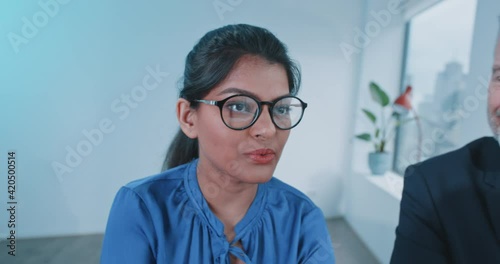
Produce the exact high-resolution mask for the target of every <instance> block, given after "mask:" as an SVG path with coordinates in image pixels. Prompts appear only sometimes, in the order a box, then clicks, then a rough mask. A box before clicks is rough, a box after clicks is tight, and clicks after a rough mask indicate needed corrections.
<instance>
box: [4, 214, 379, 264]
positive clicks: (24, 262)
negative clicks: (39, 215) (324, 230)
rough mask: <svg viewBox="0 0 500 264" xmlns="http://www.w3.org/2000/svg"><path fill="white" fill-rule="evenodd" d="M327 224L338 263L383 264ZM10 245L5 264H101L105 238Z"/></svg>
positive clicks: (346, 230) (337, 225) (348, 233)
mask: <svg viewBox="0 0 500 264" xmlns="http://www.w3.org/2000/svg"><path fill="white" fill-rule="evenodd" d="M327 223H328V230H329V232H330V234H331V236H332V242H333V247H334V250H335V258H336V263H337V264H378V263H379V262H377V261H376V260H375V258H374V256H373V255H372V254H371V253H370V252H369V251H368V249H367V248H366V247H365V246H364V244H363V243H362V242H361V241H360V240H359V238H358V237H357V236H356V235H355V233H354V232H353V231H352V229H351V228H350V227H349V225H348V224H347V223H346V222H345V221H344V220H343V219H333V220H328V222H327ZM6 242H7V241H6V240H2V241H1V242H0V250H1V252H0V263H2V264H45V263H47V264H70V263H71V264H92V263H99V256H100V252H101V246H102V235H101V234H100V235H86V236H75V237H56V238H37V239H24V240H21V239H20V240H17V241H16V256H15V257H12V256H10V255H8V254H7V250H8V247H7V246H6Z"/></svg>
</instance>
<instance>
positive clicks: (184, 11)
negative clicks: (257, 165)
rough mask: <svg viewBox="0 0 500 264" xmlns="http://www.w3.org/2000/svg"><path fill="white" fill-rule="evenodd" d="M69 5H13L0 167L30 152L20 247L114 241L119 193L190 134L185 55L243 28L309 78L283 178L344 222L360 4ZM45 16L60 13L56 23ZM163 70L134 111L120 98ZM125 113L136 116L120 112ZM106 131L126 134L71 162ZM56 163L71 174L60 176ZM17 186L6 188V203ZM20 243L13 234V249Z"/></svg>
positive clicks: (22, 185)
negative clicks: (181, 110)
mask: <svg viewBox="0 0 500 264" xmlns="http://www.w3.org/2000/svg"><path fill="white" fill-rule="evenodd" d="M47 1H48V0H42V1H41V2H42V3H45V2H47ZM61 2H63V1H62V0H61ZM67 2H69V3H67V4H57V5H52V6H51V7H50V9H49V11H44V9H43V8H42V7H41V6H40V5H39V4H37V3H36V2H29V3H28V2H26V3H23V4H21V3H15V4H14V3H10V2H9V3H2V4H0V25H1V26H0V35H1V36H3V37H2V41H0V52H1V53H0V58H2V59H1V63H2V64H1V65H2V70H1V71H0V107H1V109H0V120H1V130H0V135H1V136H0V141H1V142H0V151H1V153H0V157H2V158H1V159H2V160H3V161H5V159H6V151H7V150H15V151H16V152H17V160H18V170H17V182H16V187H17V189H16V200H17V202H18V205H17V211H16V221H17V223H18V228H17V230H16V232H17V237H18V238H19V237H41V236H56V235H72V234H86V233H97V232H103V231H104V228H105V224H106V220H107V216H108V212H109V208H110V205H111V202H112V199H113V197H114V195H115V193H116V191H117V190H118V188H119V187H120V186H122V185H123V184H126V183H127V182H129V181H131V180H133V179H137V178H142V177H145V176H148V175H151V174H155V173H157V172H158V171H159V169H160V166H161V162H162V159H163V156H164V153H165V150H166V147H167V144H168V143H169V141H170V139H171V137H172V136H173V134H174V133H175V131H176V130H177V121H176V120H175V115H174V102H175V100H176V97H177V88H176V83H177V81H178V79H179V78H180V77H181V75H182V71H183V67H184V58H185V56H186V54H187V53H188V51H189V50H190V49H191V48H192V46H193V45H194V44H195V42H196V41H197V40H198V39H199V38H200V37H201V36H202V35H203V34H204V33H206V32H207V31H208V30H211V29H214V28H216V27H219V26H222V25H224V24H229V23H240V22H242V23H251V24H255V25H259V26H263V27H266V28H268V29H270V30H271V31H273V32H275V33H276V34H277V36H278V37H279V38H280V39H282V40H283V41H284V42H285V43H286V44H287V45H288V46H289V49H290V52H291V55H292V57H294V58H295V59H296V60H298V61H299V62H300V64H301V66H302V70H303V90H302V92H301V94H300V96H301V97H302V98H303V99H304V100H305V101H307V102H308V103H309V104H310V107H309V108H308V109H307V112H306V115H305V117H304V120H303V123H302V124H301V125H300V126H299V127H297V128H296V129H294V131H293V132H292V136H291V138H290V140H289V142H288V145H287V148H286V151H285V154H284V155H283V157H282V162H281V163H280V165H279V167H278V169H277V171H276V176H277V177H279V178H281V179H283V180H285V181H286V182H289V183H290V184H292V185H294V186H296V187H297V188H299V189H301V190H302V191H304V192H306V193H308V194H309V195H311V198H313V200H314V201H315V202H316V203H317V204H318V205H320V206H321V208H322V209H323V211H324V212H325V214H326V216H328V217H331V216H338V215H339V214H340V212H339V210H340V204H341V197H342V186H343V180H344V178H345V177H346V175H347V174H346V171H347V169H348V162H347V161H348V159H349V157H348V156H346V155H345V152H346V150H348V149H349V148H350V145H349V144H348V142H349V139H350V138H351V137H352V134H351V131H349V128H350V127H352V122H353V121H352V115H351V114H350V111H351V108H352V106H351V103H352V101H353V100H354V99H353V96H354V93H353V91H354V89H352V87H353V86H354V80H355V79H356V78H357V76H355V75H354V68H355V66H356V63H349V62H347V61H346V60H345V59H344V56H343V54H342V52H341V50H340V49H339V46H338V45H339V43H340V42H342V41H349V40H351V39H352V38H353V34H354V33H353V28H354V27H355V26H357V25H358V24H359V23H360V15H361V2H362V1H361V0H357V1H340V0H336V1H326V0H322V1H315V2H314V3H310V2H305V1H298V0H293V1H284V0H280V1H272V2H269V1H264V0H260V1H240V2H239V4H238V5H236V6H234V7H231V8H232V10H231V11H228V12H226V13H224V14H223V16H222V17H219V16H218V14H217V12H216V11H215V9H214V6H213V1H196V2H195V1H175V2H170V1H147V2H123V1H119V2H118V1H113V2H102V1H85V2H82V1H67ZM222 2H226V1H222ZM235 2H237V1H232V3H235ZM52 3H57V2H53V1H52ZM56 6H57V9H55V7H56ZM50 10H52V11H50ZM42 12H50V14H49V15H50V16H46V17H45V18H47V20H46V21H43V19H44V16H43V13H42ZM34 16H35V17H36V18H37V19H41V20H40V21H38V22H37V23H38V26H36V29H37V32H34V31H33V29H31V31H29V30H28V31H27V32H25V33H26V34H27V35H26V34H25V35H24V36H25V37H26V38H25V39H24V40H23V41H24V42H23V43H20V44H19V43H18V44H15V45H12V44H11V43H10V42H9V36H10V38H12V36H13V35H12V34H10V33H9V32H12V33H13V34H17V35H20V36H23V33H22V31H23V27H25V26H23V25H24V24H25V22H23V18H24V17H26V18H27V19H28V20H29V21H32V20H33V17H34ZM9 34H10V35H9ZM18 41H19V39H18ZM16 49H17V52H16ZM157 65H158V67H159V68H160V69H161V71H164V72H167V73H169V75H168V76H167V77H165V78H163V79H162V80H161V81H160V83H159V86H158V88H156V89H153V90H151V91H148V92H147V94H146V95H144V98H141V99H142V101H140V102H138V103H137V105H134V107H135V108H134V107H132V106H127V107H125V106H126V104H125V103H123V102H120V98H121V96H122V95H127V94H130V93H131V92H133V91H135V90H134V89H135V88H134V87H136V86H138V85H141V83H142V80H143V78H144V77H145V76H147V75H148V74H149V73H148V70H147V68H148V67H152V68H156V67H157ZM116 100H118V101H116ZM116 102H118V103H119V105H118V106H120V107H121V109H128V110H129V114H128V115H125V114H124V112H121V111H122V110H119V111H117V110H116V109H115V111H113V109H112V106H113V104H114V103H116ZM101 122H109V123H110V124H108V125H111V126H112V127H113V130H112V131H110V132H109V133H104V137H103V138H102V140H99V142H96V144H95V145H90V148H87V152H88V155H86V156H85V157H83V158H82V160H81V161H80V162H78V160H73V163H74V164H69V163H68V164H67V163H66V161H65V159H66V156H67V155H68V148H71V149H76V148H77V147H78V146H79V145H80V147H82V146H83V145H82V144H86V143H85V142H86V141H88V140H87V139H86V137H85V136H84V134H83V131H95V129H98V128H99V126H100V123H101ZM83 147H85V146H83ZM87 147H89V146H87ZM54 162H58V163H61V164H64V165H68V166H69V167H70V169H71V171H70V172H66V173H64V174H62V175H60V176H59V177H58V176H57V174H56V173H55V172H54V170H53V167H52V164H53V163H54ZM70 163H71V162H70ZM0 164H1V165H0V170H2V172H1V174H0V175H4V172H5V170H6V169H5V167H4V166H5V162H0ZM73 165H74V166H73ZM6 184H7V182H6V180H5V177H2V180H0V190H3V193H0V204H3V205H5V204H6V202H7V201H6V199H7V198H6V191H5V190H6V189H7V187H6ZM6 217H7V215H6V214H3V213H2V215H1V216H0V223H6V222H7V218H6ZM7 232H8V230H6V224H0V237H2V238H5V237H6V233H7Z"/></svg>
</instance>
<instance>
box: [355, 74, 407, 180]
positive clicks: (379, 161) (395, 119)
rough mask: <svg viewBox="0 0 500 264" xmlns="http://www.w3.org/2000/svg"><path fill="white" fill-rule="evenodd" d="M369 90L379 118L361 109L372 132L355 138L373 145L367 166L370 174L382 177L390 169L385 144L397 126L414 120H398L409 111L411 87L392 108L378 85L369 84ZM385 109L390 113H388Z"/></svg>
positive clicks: (388, 155) (387, 97) (389, 156)
mask: <svg viewBox="0 0 500 264" xmlns="http://www.w3.org/2000/svg"><path fill="white" fill-rule="evenodd" d="M369 88H370V95H371V98H372V99H373V101H375V102H376V103H377V104H378V105H379V106H380V116H378V117H377V115H375V114H374V113H373V112H372V111H370V110H368V109H365V108H363V109H361V110H362V112H363V113H364V115H365V116H366V117H367V118H368V119H369V120H370V121H371V123H372V124H373V131H372V133H361V134H358V135H356V138H358V139H361V140H363V141H366V142H370V143H372V144H373V146H374V151H373V152H370V153H369V154H368V165H369V167H370V170H371V172H372V174H374V175H382V174H384V173H385V172H386V171H387V170H389V169H390V167H391V155H390V153H388V152H387V150H386V145H387V142H388V141H389V140H391V139H392V138H393V136H394V134H395V131H396V128H397V127H398V126H400V125H401V124H403V123H406V122H408V121H411V120H413V119H415V118H411V119H406V120H400V117H401V116H402V115H405V114H406V113H407V112H408V111H409V110H411V105H410V103H409V101H408V100H409V99H408V97H409V94H410V93H411V87H410V86H408V87H407V89H406V91H405V93H404V94H403V95H401V96H400V97H399V98H398V99H397V100H396V101H395V102H394V103H393V104H392V107H391V105H390V99H389V96H387V93H386V92H385V91H384V90H383V89H382V88H380V86H379V85H378V84H376V83H375V82H370V85H369ZM387 108H389V109H390V110H391V112H389V113H388V109H387Z"/></svg>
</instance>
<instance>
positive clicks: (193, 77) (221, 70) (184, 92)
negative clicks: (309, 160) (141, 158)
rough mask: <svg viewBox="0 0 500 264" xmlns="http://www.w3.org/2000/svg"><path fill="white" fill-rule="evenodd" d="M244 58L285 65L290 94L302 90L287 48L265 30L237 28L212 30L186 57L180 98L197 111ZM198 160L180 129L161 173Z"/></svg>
mask: <svg viewBox="0 0 500 264" xmlns="http://www.w3.org/2000/svg"><path fill="white" fill-rule="evenodd" d="M244 55H254V56H259V57H261V58H263V59H266V60H267V61H269V62H270V63H279V64H281V65H283V67H284V68H285V71H286V75H287V78H288V85H289V88H290V94H292V95H296V94H297V92H298V90H299V86H300V69H299V68H298V66H297V65H296V64H295V62H293V61H292V60H291V59H290V57H289V56H288V53H287V48H286V46H285V45H284V44H283V43H282V42H281V41H280V40H279V39H278V38H276V36H274V35H273V34H272V33H271V32H269V31H268V30H266V29H264V28H260V27H256V26H251V25H245V24H238V25H228V26H224V27H221V28H218V29H215V30H212V31H210V32H208V33H206V34H205V36H203V37H202V38H201V39H200V40H199V41H198V43H197V44H196V45H195V46H194V47H193V50H191V52H189V54H188V55H187V57H186V66H185V69H184V78H183V87H182V89H181V91H180V94H179V97H181V98H184V99H186V100H188V101H190V102H191V107H193V108H196V107H198V103H196V102H193V100H195V99H201V98H203V97H204V96H205V95H207V94H208V93H209V92H210V90H212V89H213V88H214V87H215V86H217V85H218V84H219V83H220V82H222V81H223V80H224V79H225V78H226V77H227V76H228V75H229V73H230V72H231V70H232V68H233V66H234V65H235V64H236V63H237V62H238V60H239V59H241V57H243V56H244ZM195 158H198V140H197V139H191V138H188V137H187V136H186V135H185V134H184V133H183V132H182V130H180V129H179V131H178V132H177V134H176V136H175V137H174V139H173V141H172V143H171V144H170V147H169V148H168V150H167V155H166V157H165V160H164V162H163V167H162V170H166V169H169V168H173V167H176V166H178V165H181V164H184V163H187V162H189V161H191V160H193V159H195Z"/></svg>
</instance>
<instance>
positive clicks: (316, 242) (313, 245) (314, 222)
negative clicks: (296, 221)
mask: <svg viewBox="0 0 500 264" xmlns="http://www.w3.org/2000/svg"><path fill="white" fill-rule="evenodd" d="M300 245H301V248H300V249H299V263H303V264H312V263H325V264H326V263H328V264H332V263H335V256H334V253H333V246H332V241H331V238H330V235H329V233H328V229H327V227H326V222H325V218H324V216H323V213H322V212H321V210H320V209H319V208H315V209H313V210H312V211H311V212H309V213H308V214H306V215H305V216H304V218H303V221H302V227H301V230H300Z"/></svg>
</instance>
